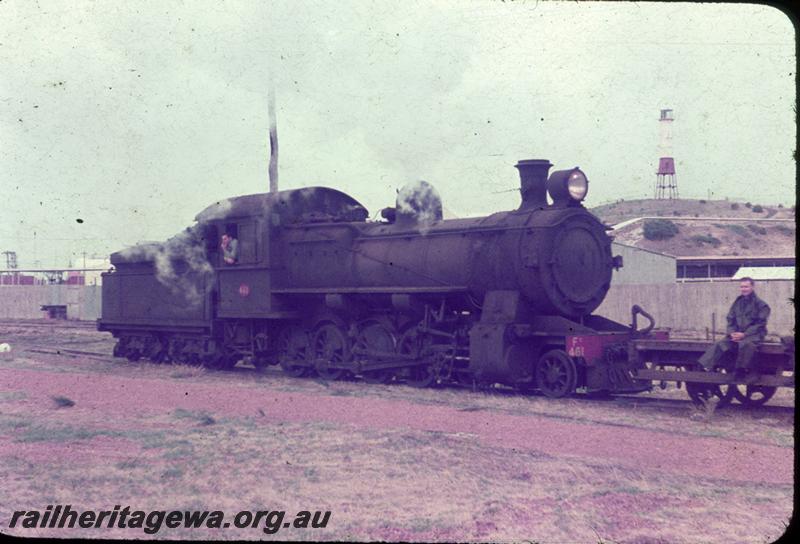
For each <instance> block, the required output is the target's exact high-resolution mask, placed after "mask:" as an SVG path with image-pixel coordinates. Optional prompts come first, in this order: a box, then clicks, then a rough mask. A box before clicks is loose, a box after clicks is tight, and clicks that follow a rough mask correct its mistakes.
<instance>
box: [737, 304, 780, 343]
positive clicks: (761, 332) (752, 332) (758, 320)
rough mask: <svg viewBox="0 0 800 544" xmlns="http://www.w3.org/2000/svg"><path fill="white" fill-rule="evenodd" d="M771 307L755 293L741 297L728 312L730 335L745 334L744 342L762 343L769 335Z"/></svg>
mask: <svg viewBox="0 0 800 544" xmlns="http://www.w3.org/2000/svg"><path fill="white" fill-rule="evenodd" d="M769 311H770V310H769V305H768V304H767V303H766V302H764V301H763V300H761V299H760V298H758V297H757V296H756V294H755V293H752V294H750V295H748V296H744V295H739V296H738V297H737V298H736V300H735V301H734V302H733V306H731V310H730V311H729V312H728V334H729V335H730V334H731V333H732V332H743V333H744V336H745V337H744V340H747V341H750V342H761V341H763V340H764V336H766V335H767V319H769Z"/></svg>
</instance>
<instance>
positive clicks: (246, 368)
mask: <svg viewBox="0 0 800 544" xmlns="http://www.w3.org/2000/svg"><path fill="white" fill-rule="evenodd" d="M22 351H24V352H29V353H42V354H45V355H57V356H62V357H71V358H76V357H90V358H92V359H96V360H101V361H105V362H114V361H123V364H129V363H128V362H127V361H126V360H125V359H123V358H119V357H113V356H112V355H111V354H109V353H101V352H96V351H85V350H76V349H64V348H46V347H29V348H25V349H23V350H22ZM142 362H144V363H147V361H142ZM137 364H141V363H137ZM148 364H157V363H148ZM207 370H208V371H209V372H226V373H237V372H243V373H248V372H256V371H257V370H256V368H255V367H254V366H252V365H250V364H249V363H242V362H240V363H239V364H238V365H236V366H235V367H233V368H230V369H227V370H219V371H215V370H213V369H207ZM260 372H262V373H264V374H267V375H271V376H275V377H281V378H287V376H286V374H285V373H284V372H282V371H281V370H279V369H278V368H277V367H274V368H273V367H268V368H265V369H262V370H261V371H260ZM365 385H367V384H365ZM441 388H443V389H450V390H465V389H466V390H472V391H480V392H484V393H487V394H491V395H496V396H503V397H512V396H520V395H523V396H530V395H535V396H542V397H543V395H539V394H537V393H529V392H526V393H522V392H520V391H518V390H515V389H512V388H509V387H506V386H496V385H491V386H477V387H471V386H469V385H463V384H457V383H452V384H444V385H442V386H441ZM576 396H577V397H578V398H583V400H585V401H586V402H595V403H599V404H603V403H610V404H614V405H617V406H624V407H630V408H631V409H635V408H650V409H659V410H668V411H676V412H685V411H686V408H687V405H690V404H691V403H692V401H691V399H689V398H681V399H678V398H665V397H649V396H643V395H635V394H629V395H626V394H617V395H608V396H598V395H594V394H582V393H578V394H577V395H576ZM724 409H725V410H731V409H732V410H735V411H747V412H748V413H757V414H774V415H786V414H789V413H793V412H794V407H793V406H781V405H774V404H765V405H762V406H744V405H741V404H733V405H730V406H726V407H725V408H724ZM465 410H467V411H469V410H473V409H472V408H468V409H465ZM475 410H482V408H477V409H475Z"/></svg>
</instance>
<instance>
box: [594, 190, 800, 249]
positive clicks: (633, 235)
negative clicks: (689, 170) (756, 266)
mask: <svg viewBox="0 0 800 544" xmlns="http://www.w3.org/2000/svg"><path fill="white" fill-rule="evenodd" d="M592 212H593V213H595V214H596V215H598V216H599V217H600V218H601V219H602V220H603V221H604V222H605V223H606V224H609V225H616V224H619V223H622V222H624V221H627V220H630V219H635V218H639V217H644V218H650V219H643V220H639V221H635V222H632V223H630V224H627V225H625V226H622V227H620V228H618V229H617V230H615V231H614V232H613V236H614V238H615V240H616V241H618V242H621V243H623V244H627V245H632V246H636V247H641V248H643V249H649V250H652V251H657V252H659V253H666V254H668V255H675V256H706V255H709V256H710V255H720V256H722V255H734V256H735V255H739V256H746V255H750V256H791V255H794V254H795V236H796V234H797V233H796V226H795V212H794V209H793V207H792V208H787V207H785V206H778V205H767V206H765V205H763V204H762V205H756V204H751V203H746V202H730V201H726V200H712V201H705V200H631V201H619V202H614V203H611V204H605V205H603V206H598V207H597V208H594V209H592ZM654 218H660V219H654ZM659 221H661V222H662V224H661V225H660V226H661V227H667V228H666V229H665V230H667V231H670V232H671V235H670V236H665V237H664V238H663V239H648V238H647V237H646V236H645V232H644V231H645V227H646V226H647V224H648V223H649V224H650V227H651V228H652V227H653V226H658V225H655V223H657V222H659ZM664 222H667V223H664ZM670 224H671V225H670ZM651 237H652V236H651Z"/></svg>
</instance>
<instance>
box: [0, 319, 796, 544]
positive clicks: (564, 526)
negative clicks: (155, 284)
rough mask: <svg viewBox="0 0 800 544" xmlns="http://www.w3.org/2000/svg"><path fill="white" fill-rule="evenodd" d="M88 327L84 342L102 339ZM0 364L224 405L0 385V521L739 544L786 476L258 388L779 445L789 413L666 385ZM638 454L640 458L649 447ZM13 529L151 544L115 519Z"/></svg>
mask: <svg viewBox="0 0 800 544" xmlns="http://www.w3.org/2000/svg"><path fill="white" fill-rule="evenodd" d="M70 334H72V333H70ZM87 336H88V337H89V338H93V339H92V340H91V341H92V342H95V345H99V344H102V342H103V341H104V340H100V341H99V340H97V339H96V338H94V337H93V336H92V335H87ZM32 340H35V338H32ZM53 345H57V344H56V343H55V341H54V344H53ZM76 349H85V348H84V347H79V348H76ZM4 368H5V369H13V370H14V371H15V372H16V371H19V372H20V373H23V374H24V373H25V372H30V371H35V372H40V373H45V374H49V375H52V376H61V377H62V378H63V379H64V380H72V379H74V380H75V383H76V384H77V383H83V382H85V381H86V380H95V381H96V383H98V384H101V383H110V382H104V381H103V380H102V378H103V377H104V376H111V375H113V376H115V377H118V376H123V377H125V378H126V379H127V380H129V383H130V384H131V385H133V384H135V383H138V382H140V381H141V380H148V383H150V382H149V380H152V379H155V380H158V383H166V384H172V385H173V386H174V388H175V390H177V391H183V390H184V389H185V390H186V391H187V394H188V392H189V391H190V390H191V391H192V394H194V392H195V391H196V389H193V388H196V387H200V386H205V385H213V386H215V387H219V388H220V389H219V391H225V393H226V394H230V392H231V391H235V394H236V397H235V398H232V399H230V400H231V406H227V405H226V409H225V410H213V409H211V408H208V407H207V408H200V409H197V408H186V407H181V406H182V405H175V406H172V407H168V408H166V409H162V408H161V406H162V404H160V403H159V402H158V401H157V399H148V398H140V399H138V398H137V399H136V401H137V402H138V403H139V406H140V408H139V409H134V410H131V409H128V408H123V406H124V407H128V406H131V400H130V399H128V398H127V397H125V395H126V394H127V393H126V392H125V390H120V391H113V392H103V391H98V395H101V394H104V393H105V394H112V395H117V396H118V398H119V400H120V402H119V404H120V408H119V409H113V406H112V408H111V409H109V408H107V405H103V406H104V408H103V409H102V410H101V409H99V408H95V407H94V406H95V405H93V404H92V402H90V401H91V399H85V400H81V398H82V397H78V396H76V395H75V394H74V393H73V392H70V391H68V390H65V391H63V395H64V396H65V398H67V395H68V398H69V399H74V400H76V401H77V402H76V404H75V405H74V406H72V407H71V408H70V409H68V410H65V409H58V408H57V406H56V405H54V403H53V400H52V399H51V398H50V397H48V396H47V395H42V394H41V392H39V391H36V390H30V389H29V388H27V387H21V388H17V389H15V388H11V389H10V390H6V391H2V392H0V490H2V495H0V526H3V530H4V531H8V529H7V527H6V523H7V520H8V519H9V515H10V514H11V513H12V512H13V511H14V510H21V509H43V508H44V507H45V506H46V505H48V504H71V505H72V506H73V508H76V509H77V508H81V509H83V508H86V509H88V508H92V509H97V510H102V509H111V508H113V506H114V505H116V504H122V505H131V507H133V508H136V509H145V510H148V509H168V510H170V509H199V510H209V509H210V510H215V509H219V510H223V511H225V512H226V513H227V514H229V515H232V514H234V513H236V512H238V511H240V510H245V509H252V510H264V509H270V510H274V509H283V510H287V511H288V512H290V513H294V512H296V511H299V510H303V509H310V510H331V511H332V517H331V522H330V523H329V525H328V528H326V529H324V530H296V529H286V530H284V531H281V532H279V533H277V534H276V535H275V536H274V537H273V538H280V539H287V540H361V541H363V540H388V541H398V540H400V541H465V540H466V541H508V540H513V541H522V540H535V541H539V542H593V543H594V542H698V541H703V542H729V541H730V542H754V541H771V540H774V539H775V538H777V537H778V536H779V535H780V534H781V533H782V532H783V530H784V527H785V522H786V521H787V520H788V517H789V515H790V514H791V508H792V502H791V501H792V493H793V488H792V485H791V483H786V484H782V485H781V484H777V485H776V484H767V483H765V482H763V481H758V480H747V479H744V480H737V481H733V480H722V479H714V478H711V477H707V476H706V477H698V476H696V475H688V474H685V473H681V472H680V471H675V470H674V469H673V467H672V465H673V464H674V463H675V462H676V461H678V460H680V458H681V457H682V456H684V455H685V454H688V453H690V452H682V451H674V453H673V455H672V456H666V457H664V458H662V459H656V460H655V463H654V464H653V465H651V466H647V467H642V468H637V467H634V466H626V465H625V464H624V463H620V462H617V461H615V460H613V459H603V458H602V457H595V456H586V455H576V454H575V453H574V452H572V451H563V452H562V453H559V454H557V455H555V454H545V453H542V452H541V451H536V450H535V449H530V448H520V447H515V446H513V445H512V444H510V443H503V442H494V443H492V442H488V441H487V440H486V439H485V437H481V436H479V435H478V434H476V433H474V432H468V431H464V430H460V431H455V432H447V431H441V430H436V431H431V430H425V429H420V428H413V425H412V426H389V427H380V426H375V427H373V426H368V427H364V426H359V425H352V424H346V423H341V422H336V421H282V420H279V419H276V418H275V409H274V407H271V405H270V404H269V403H270V402H271V400H270V399H272V398H273V397H274V393H275V392H282V393H292V394H295V393H296V395H294V396H293V397H292V398H294V399H296V400H295V402H299V401H300V399H301V398H307V397H310V398H317V399H319V400H320V405H326V404H325V403H322V402H321V401H323V400H326V399H329V398H332V397H346V398H349V399H342V400H348V401H349V400H352V401H354V402H361V401H362V400H363V401H364V403H365V406H369V405H370V404H369V403H368V401H373V400H375V399H381V400H390V401H394V402H397V403H400V404H398V405H399V406H405V407H407V408H408V413H409V414H411V413H415V411H416V410H418V409H420V408H421V409H423V410H426V409H427V410H430V409H434V408H437V407H452V408H454V409H455V411H456V413H462V414H464V415H465V416H466V415H470V417H471V416H473V415H474V416H475V417H483V416H485V415H487V414H488V415H491V416H492V418H494V419H493V421H496V424H497V425H498V426H502V425H505V424H506V423H507V422H509V421H517V419H514V418H519V417H523V418H532V417H541V418H546V420H548V421H552V422H556V423H565V424H572V423H578V424H581V425H584V427H583V428H586V429H596V430H597V431H598V432H599V434H598V440H600V438H599V437H601V436H604V437H605V438H604V439H613V437H615V436H624V435H625V433H627V432H637V431H640V430H642V429H645V430H649V429H658V430H661V431H666V432H667V433H669V434H664V436H665V437H666V438H668V437H669V436H675V437H686V438H692V439H694V438H697V439H703V438H711V439H713V440H717V441H720V443H723V444H728V445H730V446H731V447H739V448H748V447H749V446H751V445H752V446H753V447H755V446H756V445H772V446H773V447H778V448H784V449H785V451H786V455H787V456H791V455H792V449H793V435H792V432H793V424H794V419H793V414H792V413H791V412H788V411H785V410H784V411H778V410H770V409H768V408H763V409H760V410H755V411H745V410H741V409H733V410H731V409H719V410H716V411H714V412H713V413H711V414H708V415H709V417H705V418H703V419H702V420H701V421H692V420H690V416H691V414H692V410H693V408H692V407H691V404H690V403H688V402H685V403H673V404H668V405H666V406H661V405H658V406H655V407H654V406H653V405H652V403H649V404H648V401H647V400H646V399H648V398H651V397H653V398H659V399H663V400H664V401H665V402H667V401H670V400H671V399H678V398H685V396H684V395H685V392H683V391H680V390H675V389H673V388H669V389H667V390H665V391H657V392H655V393H650V394H646V395H643V396H642V397H641V400H630V399H628V400H613V399H612V400H607V401H598V400H585V399H580V398H572V399H562V400H559V401H552V400H549V399H544V398H541V397H537V396H533V397H529V396H522V395H517V394H512V393H510V392H509V391H507V390H503V389H497V390H494V389H492V390H488V391H484V392H477V393H474V392H471V391H467V390H456V389H444V390H439V391H435V390H417V389H412V388H408V387H404V386H373V385H365V384H361V383H349V382H332V383H328V384H326V385H324V384H321V383H317V382H314V381H312V380H293V379H289V378H286V377H284V376H283V375H282V374H280V373H278V372H271V371H270V372H267V373H264V374H259V373H255V372H252V371H250V370H248V369H236V370H235V371H233V372H215V371H198V372H194V369H195V367H190V368H189V369H183V368H176V367H174V366H167V365H153V364H149V363H137V364H127V363H122V362H116V363H113V362H107V363H106V362H103V361H97V360H88V359H81V358H75V359H70V358H59V357H56V356H45V355H41V356H40V355H39V354H31V353H21V351H17V352H16V355H15V357H14V359H13V360H10V361H3V362H2V363H0V370H2V369H4ZM190 371H191V372H190ZM50 373H53V374H50ZM54 373H58V374H54ZM187 373H188V374H187ZM176 374H177V375H176ZM114 383H116V382H114ZM232 388H233V389H232ZM131 390H133V389H132V388H131ZM181 395H183V393H181ZM253 398H261V399H264V400H263V402H262V403H261V406H262V407H261V408H259V409H258V410H245V409H244V408H243V407H244V406H245V405H246V404H247V403H248V401H249V400H250V399H253ZM274 398H277V397H274ZM123 401H124V402H123ZM326 402H327V401H326ZM774 402H777V404H783V405H787V406H791V405H793V402H794V394H793V391H789V390H784V391H781V392H780V394H779V398H778V399H776V401H772V402H771V404H772V403H774ZM211 405H216V404H214V403H211V402H209V403H208V406H211ZM247 405H248V406H249V404H247ZM98 406H99V405H98ZM327 415H330V414H326V416H327ZM375 417H376V418H379V417H380V414H375ZM321 419H323V418H321ZM510 432H512V433H513V429H510ZM593 432H594V431H593ZM532 438H533V439H534V441H535V437H532ZM577 438H579V437H576V439H577ZM641 448H644V449H645V451H648V450H650V445H648V444H641ZM652 451H655V450H652ZM631 453H632V454H633V452H631ZM722 462H724V461H722ZM659 465H661V468H658V466H659ZM13 534H18V535H25V536H53V537H67V536H72V537H81V536H82V537H89V538H96V537H106V538H150V537H149V536H148V535H145V534H143V533H141V532H138V531H135V530H122V529H115V530H109V529H89V530H86V529H84V530H81V529H75V530H49V531H47V530H41V531H38V530H24V531H23V530H16V531H13ZM155 536H156V537H161V538H170V539H172V538H196V539H238V538H241V539H262V538H267V535H265V534H264V533H263V532H261V531H260V530H259V529H232V528H231V529H225V530H222V529H220V530H212V529H191V530H189V529H174V530H167V529H162V530H161V532H160V533H158V534H157V535H155Z"/></svg>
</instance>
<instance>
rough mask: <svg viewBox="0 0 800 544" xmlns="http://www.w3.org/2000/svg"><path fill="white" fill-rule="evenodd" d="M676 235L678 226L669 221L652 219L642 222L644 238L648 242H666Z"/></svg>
mask: <svg viewBox="0 0 800 544" xmlns="http://www.w3.org/2000/svg"><path fill="white" fill-rule="evenodd" d="M676 234H678V225H676V224H675V223H673V222H672V221H670V220H669V219H652V220H649V221H645V222H644V237H645V238H647V239H648V240H668V239H669V238H672V237H673V236H675V235H676Z"/></svg>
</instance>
